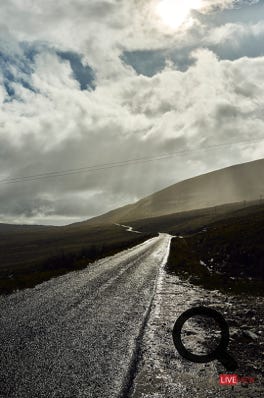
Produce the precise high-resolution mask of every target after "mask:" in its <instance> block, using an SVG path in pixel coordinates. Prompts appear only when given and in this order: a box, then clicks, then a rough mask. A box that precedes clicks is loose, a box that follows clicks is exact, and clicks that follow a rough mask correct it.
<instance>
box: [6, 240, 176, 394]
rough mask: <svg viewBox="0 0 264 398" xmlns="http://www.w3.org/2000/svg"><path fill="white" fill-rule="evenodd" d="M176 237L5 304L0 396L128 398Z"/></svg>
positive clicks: (98, 264) (141, 247) (145, 245)
mask: <svg viewBox="0 0 264 398" xmlns="http://www.w3.org/2000/svg"><path fill="white" fill-rule="evenodd" d="M169 244H170V236H169V235H165V234H160V235H159V237H157V238H153V239H150V240H148V241H147V242H145V243H143V244H141V245H138V246H136V247H134V248H132V249H129V250H126V251H124V252H121V253H118V254H117V255H115V256H112V257H108V258H106V259H103V260H100V261H97V262H95V263H93V264H90V265H89V266H88V267H87V268H86V269H84V270H82V271H78V272H72V273H69V274H67V275H64V276H61V277H58V278H55V279H53V280H50V281H48V282H45V283H42V284H41V285H38V286H37V287H35V288H34V289H27V290H24V291H21V292H17V293H14V294H12V295H10V296H6V297H4V296H2V297H0V339H1V354H0V397H8V398H12V397H15V398H20V397H23V398H30V397H34V398H35V397H45V398H48V397H59V398H64V397H69V398H73V397H93V398H96V397H100V398H104V397H107V398H111V397H122V396H125V395H126V389H127V387H128V385H129V382H130V377H131V376H132V374H133V368H134V362H135V359H136V358H135V357H136V346H137V344H139V340H140V338H141V334H142V331H143V328H144V325H145V322H146V319H147V316H148V314H149V311H150V308H151V303H152V299H153V296H154V294H155V289H156V281H157V275H158V272H159V269H160V267H161V266H162V264H164V262H165V261H166V258H167V255H168V249H169Z"/></svg>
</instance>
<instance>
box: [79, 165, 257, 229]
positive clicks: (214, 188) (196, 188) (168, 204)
mask: <svg viewBox="0 0 264 398" xmlns="http://www.w3.org/2000/svg"><path fill="white" fill-rule="evenodd" d="M263 175H264V159H260V160H256V161H253V162H248V163H243V164H239V165H234V166H231V167H228V168H225V169H221V170H217V171H213V172H210V173H207V174H203V175H200V176H198V177H194V178H190V179H188V180H185V181H182V182H179V183H177V184H174V185H171V186H170V187H168V188H165V189H163V190H161V191H159V192H156V193H154V194H152V195H149V196H147V197H145V198H143V199H141V200H139V201H138V202H136V203H134V204H130V205H127V206H124V207H121V208H119V209H116V210H113V211H110V212H108V213H106V214H103V215H101V216H99V217H95V218H92V219H90V220H88V221H85V223H88V224H108V223H115V222H120V221H121V222H127V221H133V220H138V219H144V218H152V217H159V216H165V215H168V214H173V213H180V212H186V211H190V210H194V209H203V208H209V207H214V206H219V205H223V204H226V203H236V202H242V201H254V200H258V199H260V198H261V197H262V196H263V197H264V179H263Z"/></svg>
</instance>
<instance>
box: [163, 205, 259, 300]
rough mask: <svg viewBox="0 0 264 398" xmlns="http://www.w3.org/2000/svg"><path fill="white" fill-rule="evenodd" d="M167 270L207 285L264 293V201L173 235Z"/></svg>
mask: <svg viewBox="0 0 264 398" xmlns="http://www.w3.org/2000/svg"><path fill="white" fill-rule="evenodd" d="M167 270H168V271H169V272H171V273H175V274H177V275H178V276H179V277H180V278H182V279H189V280H190V281H191V282H192V283H194V284H198V285H201V286H203V287H205V288H206V289H213V290H214V289H218V290H220V291H224V292H230V293H232V294H233V293H234V294H250V295H263V294H264V206H263V204H261V205H255V206H252V207H250V208H245V209H240V210H236V211H234V212H232V214H229V216H228V217H226V218H225V219H224V220H219V221H215V222H212V223H209V224H207V225H204V226H203V228H202V229H200V230H198V231H195V232H194V231H192V232H191V231H189V233H188V232H187V233H186V234H185V235H184V238H183V239H180V238H178V237H175V238H173V239H172V243H171V250H170V255H169V258H168V263H167Z"/></svg>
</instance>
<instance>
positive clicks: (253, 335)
mask: <svg viewBox="0 0 264 398" xmlns="http://www.w3.org/2000/svg"><path fill="white" fill-rule="evenodd" d="M243 334H244V336H246V337H249V338H250V339H251V340H254V341H255V340H257V339H258V336H257V335H256V333H254V332H252V331H251V330H244V331H243Z"/></svg>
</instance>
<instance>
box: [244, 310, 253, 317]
mask: <svg viewBox="0 0 264 398" xmlns="http://www.w3.org/2000/svg"><path fill="white" fill-rule="evenodd" d="M245 315H246V316H253V315H256V311H255V310H247V311H246V313H245Z"/></svg>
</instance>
